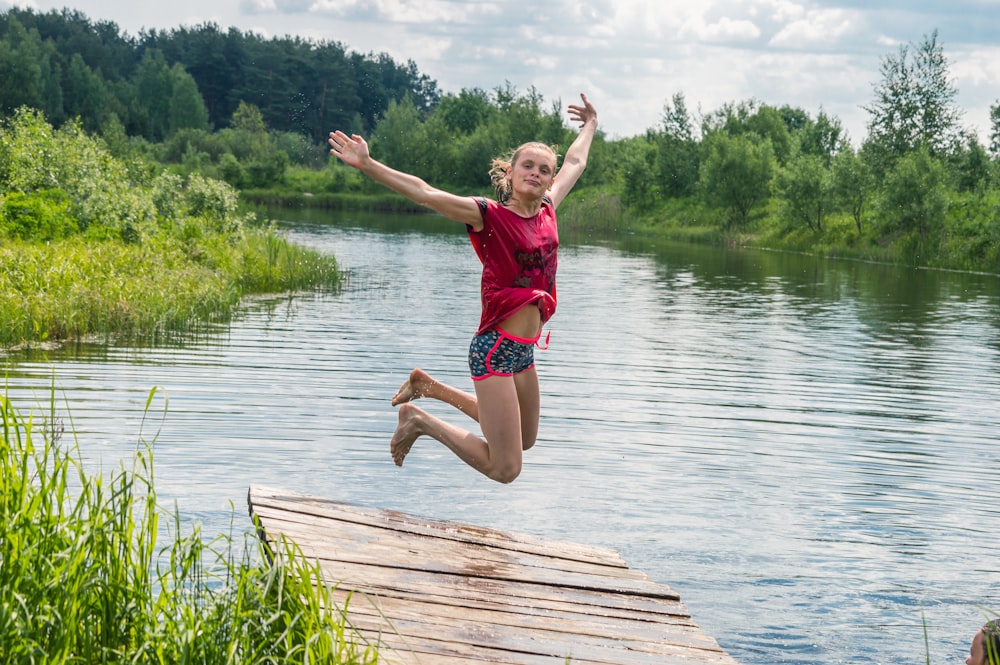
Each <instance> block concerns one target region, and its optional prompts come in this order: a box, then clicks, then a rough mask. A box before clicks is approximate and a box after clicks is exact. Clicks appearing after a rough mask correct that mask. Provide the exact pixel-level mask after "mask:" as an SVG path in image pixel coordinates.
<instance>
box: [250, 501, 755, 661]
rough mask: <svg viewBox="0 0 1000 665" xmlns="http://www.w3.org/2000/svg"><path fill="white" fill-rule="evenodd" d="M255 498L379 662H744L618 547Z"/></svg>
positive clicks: (265, 528) (267, 524)
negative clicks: (316, 571)
mask: <svg viewBox="0 0 1000 665" xmlns="http://www.w3.org/2000/svg"><path fill="white" fill-rule="evenodd" d="M248 502H249V504H250V512H251V515H253V516H254V517H255V519H256V520H257V522H258V525H259V530H260V535H261V537H262V538H263V539H264V540H265V542H268V543H270V544H271V548H272V550H273V551H276V552H278V553H280V552H281V551H282V548H281V547H280V542H281V540H282V539H288V540H289V541H291V542H293V543H295V545H296V546H297V547H298V548H299V549H300V551H301V553H302V554H303V555H304V556H305V557H307V558H309V559H312V560H315V561H317V562H318V563H319V566H320V569H321V570H322V573H323V576H324V579H325V581H326V582H327V583H329V584H330V585H331V586H333V587H334V591H333V594H332V601H333V602H337V603H339V604H340V606H341V607H346V612H347V617H348V620H349V621H350V623H351V624H352V625H353V626H354V627H355V628H356V629H357V630H358V632H359V634H360V635H361V636H362V637H365V638H367V639H370V640H372V641H374V642H378V643H379V644H380V645H381V646H380V651H379V654H380V659H381V661H382V662H384V663H387V664H394V663H399V664H400V665H410V664H411V663H412V664H414V665H417V664H419V665H458V664H459V663H463V664H465V665H479V664H485V663H507V664H515V663H517V664H521V665H542V663H546V664H549V663H553V664H554V663H564V664H565V663H567V662H570V663H573V664H575V665H647V664H650V665H652V664H653V663H655V664H657V665H680V664H681V663H684V664H685V665H696V664H704V663H712V664H717V665H736V661H734V660H733V659H732V658H731V657H730V656H729V655H728V654H726V653H725V651H723V650H722V649H721V648H720V647H719V645H718V644H717V643H716V641H715V640H714V639H713V638H711V637H710V636H708V635H706V634H705V633H703V632H702V631H701V629H700V628H699V627H698V626H697V625H696V624H695V622H694V621H693V620H692V619H691V617H690V614H689V612H688V611H687V609H686V608H685V607H684V605H683V603H681V601H680V597H679V596H678V595H677V594H676V593H674V592H673V591H672V590H670V588H669V587H667V586H666V585H661V584H656V583H654V582H652V581H651V580H649V579H648V577H646V575H644V574H643V573H641V572H640V571H635V570H632V569H629V568H628V566H627V565H625V563H624V561H623V560H622V559H621V557H620V556H619V555H618V554H617V552H614V551H613V550H608V549H606V548H598V547H591V546H586V545H579V544H574V543H563V542H550V541H545V540H543V539H540V538H536V537H533V536H527V535H524V534H512V533H507V532H502V531H498V530H492V529H487V528H484V527H475V526H472V525H466V524H458V523H451V522H444V521H438V520H427V519H424V518H419V517H414V516H411V515H406V514H404V513H399V512H394V511H384V510H378V509H374V508H362V507H358V506H352V505H350V504H344V503H341V502H336V501H330V500H326V499H320V498H317V497H310V496H307V495H302V494H298V493H295V492H287V491H284V490H276V489H271V488H261V487H259V486H252V487H251V488H250V492H249V494H248ZM567 657H569V658H570V660H569V661H567Z"/></svg>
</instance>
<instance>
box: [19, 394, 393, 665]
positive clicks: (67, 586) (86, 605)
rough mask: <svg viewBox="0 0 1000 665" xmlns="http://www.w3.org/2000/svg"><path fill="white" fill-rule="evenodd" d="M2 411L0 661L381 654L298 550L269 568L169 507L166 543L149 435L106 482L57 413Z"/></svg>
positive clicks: (334, 661) (258, 659)
mask: <svg viewBox="0 0 1000 665" xmlns="http://www.w3.org/2000/svg"><path fill="white" fill-rule="evenodd" d="M154 392H155V391H154ZM154 392H151V393H150V396H149V400H147V404H146V408H147V411H148V409H149V406H150V403H151V401H152V399H153V396H154ZM53 412H54V409H53ZM0 417H2V440H0V662H5V663H9V662H22V663H246V664H252V663H262V664H263V663H268V664H274V665H280V664H282V663H329V664H331V665H346V664H358V665H360V664H362V663H364V664H367V663H375V662H376V655H377V654H376V650H375V648H374V647H371V646H368V645H366V644H364V643H363V641H362V640H361V639H360V637H359V636H358V635H356V634H355V633H354V632H352V631H351V629H350V628H349V626H348V625H347V624H346V621H345V619H344V617H343V615H342V613H341V611H340V610H338V609H336V607H337V606H336V604H335V603H334V601H333V600H332V599H331V597H330V589H329V588H328V587H325V586H323V585H322V584H316V582H317V581H318V580H319V579H320V571H319V569H318V567H316V566H314V565H311V564H309V563H307V562H306V561H305V560H304V559H303V557H302V556H301V555H300V553H298V552H297V551H295V550H294V548H293V547H292V546H287V547H286V550H285V551H284V552H282V553H281V556H278V557H274V562H273V563H269V562H268V561H269V560H268V557H267V556H265V553H264V551H263V550H262V549H261V548H262V545H260V544H256V545H252V546H251V547H250V549H246V550H245V551H244V552H241V553H238V552H235V551H234V548H233V543H232V541H231V540H230V538H228V537H225V536H219V537H217V538H215V539H213V540H211V541H210V542H207V543H206V541H204V540H203V538H202V534H200V533H199V532H198V531H197V530H194V531H193V532H192V533H190V534H188V535H183V534H182V533H181V526H180V519H179V517H178V516H177V515H176V514H175V515H172V516H171V515H167V518H168V519H171V520H172V521H173V523H174V527H173V529H172V533H173V534H174V537H173V540H172V541H171V542H169V543H167V544H165V545H164V546H162V547H160V546H159V545H158V543H157V542H156V537H157V531H158V523H159V520H160V519H161V517H162V516H163V514H162V513H161V511H160V510H159V509H158V508H157V506H156V493H155V488H154V483H153V460H152V445H151V444H152V442H146V441H144V440H143V439H142V438H141V437H140V440H139V441H138V444H137V452H136V455H135V458H134V459H133V460H132V462H131V468H126V467H125V466H122V468H120V469H119V470H118V471H116V472H114V473H112V474H110V476H108V477H102V476H100V475H92V474H88V473H86V472H85V471H84V470H83V469H82V467H81V464H80V462H79V460H78V458H77V448H76V444H75V443H74V442H73V441H66V438H67V437H66V436H64V435H62V433H61V430H60V427H59V426H58V422H57V421H56V419H55V417H54V413H49V414H41V415H35V414H33V415H29V416H28V417H26V418H25V417H23V416H21V415H19V413H18V411H17V410H16V409H15V408H14V406H13V405H12V404H11V403H10V402H9V401H8V399H7V398H6V396H0ZM255 543H256V541H255ZM254 548H256V551H254Z"/></svg>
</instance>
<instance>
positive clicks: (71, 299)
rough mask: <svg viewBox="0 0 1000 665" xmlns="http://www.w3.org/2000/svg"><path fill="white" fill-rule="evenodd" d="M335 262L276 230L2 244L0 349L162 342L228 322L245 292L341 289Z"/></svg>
mask: <svg viewBox="0 0 1000 665" xmlns="http://www.w3.org/2000/svg"><path fill="white" fill-rule="evenodd" d="M339 280H340V275H339V272H338V270H337V263H336V260H335V259H334V258H333V257H331V256H325V255H322V254H320V253H319V252H316V251H313V250H310V249H308V248H303V247H300V246H298V245H294V244H292V243H290V242H289V241H288V240H287V239H285V238H283V237H281V236H280V235H278V234H276V233H275V232H274V231H272V230H267V229H254V230H248V231H246V232H244V233H242V234H240V235H239V236H237V237H235V238H234V237H233V236H230V235H225V234H205V235H201V234H199V236H198V237H197V238H193V239H192V238H185V237H178V236H177V235H175V234H162V235H159V236H156V237H154V238H150V239H148V240H146V241H145V242H143V243H141V244H129V243H124V242H119V241H114V240H108V241H103V242H92V241H88V240H85V239H83V238H80V237H78V236H74V237H70V238H65V239H61V240H56V241H52V242H49V243H36V242H26V241H20V240H16V239H14V240H9V241H7V242H6V243H0V322H2V323H3V325H2V326H0V348H2V347H10V346H16V345H19V344H25V343H32V342H44V341H51V340H60V339H75V338H81V337H87V336H116V337H125V338H131V337H137V336H142V337H155V336H157V335H159V334H162V333H165V332H170V331H178V330H180V331H183V330H187V329H193V328H196V327H197V326H198V325H199V324H200V323H201V322H204V321H218V320H223V321H225V320H228V319H229V318H230V317H231V316H232V315H233V313H234V312H235V310H236V308H237V307H238V305H239V302H240V298H241V296H242V295H244V294H248V293H258V292H273V291H284V290H297V289H304V288H315V287H320V288H323V287H326V288H333V287H335V286H336V285H337V284H338V283H339Z"/></svg>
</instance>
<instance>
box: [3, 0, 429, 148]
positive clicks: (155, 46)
mask: <svg viewBox="0 0 1000 665" xmlns="http://www.w3.org/2000/svg"><path fill="white" fill-rule="evenodd" d="M404 96H408V97H409V98H410V99H412V100H413V101H414V103H415V104H416V105H417V106H418V107H419V108H421V109H429V108H431V107H432V106H434V105H435V104H436V103H437V101H438V98H439V96H440V93H439V91H438V89H437V84H436V83H435V82H434V81H433V80H431V79H430V78H429V77H427V76H426V75H424V74H421V73H420V72H419V71H418V70H417V66H416V64H415V63H414V62H413V61H412V60H411V61H409V62H406V63H398V62H396V61H395V60H394V59H393V58H391V57H390V56H388V55H386V54H384V53H380V54H360V53H356V52H351V51H348V49H347V48H346V47H345V46H344V45H342V44H340V43H337V42H312V41H306V40H302V39H299V38H295V37H282V38H270V39H269V38H264V37H261V36H260V35H257V34H254V33H252V32H242V31H239V30H237V29H235V28H230V29H229V30H227V31H223V30H222V29H220V28H219V27H218V26H217V25H214V24H204V25H201V26H198V27H194V28H176V29H173V30H150V31H144V32H142V33H140V34H139V36H138V37H131V36H129V35H127V34H125V33H123V32H122V31H121V30H120V29H119V28H118V26H117V24H115V23H113V22H110V21H97V22H92V21H91V20H89V19H88V18H87V17H86V16H85V15H83V14H81V13H80V12H77V11H71V10H67V9H64V10H62V11H50V12H47V13H39V12H35V11H32V10H31V9H20V8H12V9H9V10H7V11H5V12H3V13H0V113H2V115H3V116H4V117H9V116H10V115H12V114H13V113H14V112H15V110H16V109H17V108H18V107H21V106H27V107H30V108H34V109H37V110H40V111H42V112H43V113H44V114H45V116H46V117H47V118H48V119H49V121H50V122H52V123H53V124H55V125H61V124H62V123H63V122H65V121H66V120H70V119H73V118H80V120H81V121H82V123H83V126H84V128H85V129H87V130H90V131H100V130H102V129H103V128H104V127H106V126H108V124H114V123H120V124H121V125H122V126H123V127H124V131H125V132H126V133H127V134H128V135H130V136H141V137H143V138H145V139H147V140H149V141H162V140H163V139H165V138H166V137H168V136H170V135H171V134H173V133H174V132H176V131H178V130H181V129H204V130H209V129H222V128H225V127H227V126H229V123H230V119H231V118H232V115H233V113H234V112H236V110H237V109H238V108H239V106H240V104H241V103H246V104H252V105H254V106H256V107H257V108H258V109H259V110H260V112H261V114H262V117H263V119H264V122H265V123H266V124H267V126H268V127H269V128H271V129H274V130H277V131H285V132H296V133H300V134H303V135H305V136H308V137H311V138H312V139H313V140H314V141H318V140H320V138H321V137H322V136H323V135H324V133H325V132H328V131H329V128H330V127H334V126H336V127H347V128H351V129H353V130H356V131H365V132H367V131H370V130H371V128H372V127H374V125H375V123H376V122H377V120H378V118H379V116H380V115H381V114H382V113H383V112H384V111H385V109H386V108H387V106H388V103H389V101H390V100H393V99H401V98H403V97H404Z"/></svg>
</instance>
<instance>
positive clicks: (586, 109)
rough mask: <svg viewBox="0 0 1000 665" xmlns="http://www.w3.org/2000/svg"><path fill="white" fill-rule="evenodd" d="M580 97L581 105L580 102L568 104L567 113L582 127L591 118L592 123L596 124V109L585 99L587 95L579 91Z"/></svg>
mask: <svg viewBox="0 0 1000 665" xmlns="http://www.w3.org/2000/svg"><path fill="white" fill-rule="evenodd" d="M580 99H581V100H583V105H580V104H570V105H569V115H570V117H571V118H572V119H573V120H574V121H575V122H578V123H580V126H581V127H583V126H584V125H586V124H587V122H589V121H591V120H593V121H594V124H595V125H596V124H597V109H595V108H594V105H593V104H591V103H590V100H589V99H587V95H585V94H583V93H580Z"/></svg>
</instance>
